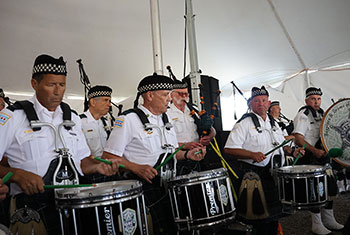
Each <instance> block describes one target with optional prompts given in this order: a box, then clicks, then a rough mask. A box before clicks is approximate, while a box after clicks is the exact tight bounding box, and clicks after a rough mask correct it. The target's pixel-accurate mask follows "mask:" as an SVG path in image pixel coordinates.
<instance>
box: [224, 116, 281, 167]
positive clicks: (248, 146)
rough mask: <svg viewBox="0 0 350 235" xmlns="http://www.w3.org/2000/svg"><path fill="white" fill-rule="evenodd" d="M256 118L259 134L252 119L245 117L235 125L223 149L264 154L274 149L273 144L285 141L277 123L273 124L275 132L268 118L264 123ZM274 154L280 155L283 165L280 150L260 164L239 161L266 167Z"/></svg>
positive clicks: (247, 160) (251, 161) (248, 160)
mask: <svg viewBox="0 0 350 235" xmlns="http://www.w3.org/2000/svg"><path fill="white" fill-rule="evenodd" d="M256 116H257V117H258V121H259V123H260V126H261V130H262V132H261V133H259V132H258V131H257V130H256V128H255V125H254V123H253V120H252V118H251V117H247V118H245V119H243V120H241V121H240V122H238V123H236V124H235V126H234V127H233V129H232V131H231V133H230V135H229V137H228V139H227V141H226V145H225V148H239V149H245V150H248V151H252V152H262V153H264V154H265V153H267V152H268V151H270V150H271V149H273V148H274V147H275V146H274V145H273V143H278V144H281V143H282V142H283V141H284V140H285V139H284V136H283V133H282V130H281V128H280V127H279V126H278V123H275V128H274V129H275V131H273V130H272V127H271V124H270V119H269V117H268V116H267V117H266V120H265V121H264V120H263V119H262V118H261V117H260V116H259V115H257V114H256ZM274 154H280V155H281V156H282V161H283V162H282V164H284V152H283V149H282V148H280V149H279V150H276V151H275V152H273V153H272V154H269V155H268V156H266V158H265V160H264V161H261V162H254V163H253V160H252V159H239V160H240V161H244V162H247V163H250V164H253V165H256V166H266V165H267V164H268V163H269V161H270V158H271V156H272V155H274Z"/></svg>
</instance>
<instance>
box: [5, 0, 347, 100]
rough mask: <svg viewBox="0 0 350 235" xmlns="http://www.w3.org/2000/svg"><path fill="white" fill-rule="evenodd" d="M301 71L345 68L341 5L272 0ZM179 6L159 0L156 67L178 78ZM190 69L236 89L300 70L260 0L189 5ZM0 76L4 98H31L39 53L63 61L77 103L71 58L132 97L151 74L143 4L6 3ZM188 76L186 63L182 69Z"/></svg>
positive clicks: (203, 0)
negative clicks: (193, 44)
mask: <svg viewBox="0 0 350 235" xmlns="http://www.w3.org/2000/svg"><path fill="white" fill-rule="evenodd" d="M271 2H272V3H273V4H274V6H275V8H276V11H277V13H278V15H279V16H280V18H281V20H282V22H283V24H284V26H285V28H286V29H287V31H288V33H289V35H290V37H291V39H292V41H293V43H294V45H295V47H296V48H297V50H298V51H299V53H300V55H301V58H302V59H303V61H304V62H305V65H306V66H307V67H308V68H316V69H317V68H322V67H327V66H332V65H337V64H342V63H349V62H350V1H349V0H293V1H288V0H272V1H271ZM184 5H185V3H184V1H180V0H176V1H174V0H159V6H160V17H161V27H162V28H161V31H162V45H163V62H164V67H165V66H166V65H168V64H170V65H171V66H172V68H173V71H174V73H175V74H176V75H177V77H178V78H181V77H182V73H183V48H184ZM193 9H194V13H195V15H196V18H195V25H196V38H197V48H198V60H199V67H200V68H201V70H202V71H203V74H208V75H211V76H213V77H216V78H218V79H219V81H220V84H221V86H222V87H227V86H228V84H229V83H230V81H232V80H234V81H235V82H236V84H237V85H239V86H240V87H241V88H242V89H249V88H250V87H251V86H253V85H260V84H267V83H270V82H275V81H280V80H282V79H284V78H286V77H287V76H289V75H291V74H294V73H297V72H299V71H301V70H302V69H303V67H302V65H301V64H300V63H299V61H298V58H297V56H296V55H295V53H294V51H293V49H292V47H291V45H290V44H289V42H288V40H287V38H286V36H285V34H284V32H283V30H282V28H281V26H280V24H279V23H278V21H277V20H276V17H275V15H274V13H273V11H272V8H271V6H270V4H269V2H268V0H249V1H247V0H216V1H212V0H193ZM0 21H1V24H0V42H1V43H0V51H1V59H0V77H1V85H0V87H2V88H3V89H4V91H5V93H6V91H18V92H19V91H21V92H31V91H32V89H31V87H30V82H29V79H30V76H31V70H32V65H33V62H34V59H35V57H36V56H37V55H39V54H41V53H48V54H51V55H54V56H56V57H58V56H60V55H63V56H64V58H65V59H66V60H67V61H68V77H69V80H68V87H67V94H76V95H83V91H84V90H83V86H82V85H81V84H80V81H79V72H78V65H77V63H76V62H75V61H76V60H77V59H79V58H81V59H82V61H83V64H84V67H85V70H86V72H87V74H88V75H89V78H90V81H91V83H92V85H95V84H106V85H109V86H111V87H113V89H114V95H116V96H121V97H134V96H135V92H136V87H137V84H138V82H139V81H140V80H141V79H142V78H143V77H144V76H146V75H148V74H151V73H152V72H153V61H152V40H151V23H150V7H149V1H148V0H143V1H142V0H128V1H125V0H106V1H102V2H97V1H93V0H84V1H82V0H76V1H71V0H60V1H57V0H56V1H44V0H31V1H27V0H16V1H3V2H2V3H1V4H0ZM186 71H187V72H188V71H189V60H188V61H187V70H186Z"/></svg>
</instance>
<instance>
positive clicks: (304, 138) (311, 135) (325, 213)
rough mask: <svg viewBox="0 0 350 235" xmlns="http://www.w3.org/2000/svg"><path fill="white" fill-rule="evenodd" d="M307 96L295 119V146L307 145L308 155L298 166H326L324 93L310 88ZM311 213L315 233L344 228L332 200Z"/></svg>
mask: <svg viewBox="0 0 350 235" xmlns="http://www.w3.org/2000/svg"><path fill="white" fill-rule="evenodd" d="M305 96H306V98H305V104H306V106H303V107H302V108H300V109H299V112H298V113H297V115H296V117H295V118H294V131H293V134H294V136H295V144H296V145H298V146H304V145H306V148H305V149H306V154H305V156H304V157H303V158H302V159H300V160H299V162H298V164H313V165H324V164H326V163H327V162H328V160H327V156H326V152H325V151H324V150H323V149H322V144H321V139H320V126H321V120H322V117H323V114H324V112H323V110H322V108H321V102H322V91H321V89H320V88H316V87H309V88H307V89H306V91H305ZM328 183H329V182H328ZM335 187H337V186H336V185H335ZM310 211H311V218H312V220H311V221H312V227H311V230H312V232H313V233H316V234H330V233H331V231H330V230H329V229H331V230H340V229H342V228H343V227H344V226H343V225H341V224H339V223H338V222H337V221H336V220H335V218H334V213H333V201H331V200H330V201H328V202H327V204H326V206H325V207H324V208H322V209H320V208H312V209H310Z"/></svg>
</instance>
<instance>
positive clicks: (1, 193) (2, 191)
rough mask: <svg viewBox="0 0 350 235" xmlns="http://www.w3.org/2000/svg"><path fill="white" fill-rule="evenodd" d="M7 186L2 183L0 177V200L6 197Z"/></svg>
mask: <svg viewBox="0 0 350 235" xmlns="http://www.w3.org/2000/svg"><path fill="white" fill-rule="evenodd" d="M8 191H9V188H8V187H7V185H6V184H3V182H2V179H0V201H1V200H4V199H5V197H6V193H8Z"/></svg>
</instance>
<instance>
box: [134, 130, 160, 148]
mask: <svg viewBox="0 0 350 235" xmlns="http://www.w3.org/2000/svg"><path fill="white" fill-rule="evenodd" d="M139 137H140V141H141V143H142V145H143V148H144V150H143V151H147V152H149V153H153V152H155V151H157V150H159V149H161V136H160V135H159V133H158V131H154V130H149V131H143V132H141V133H140V135H139Z"/></svg>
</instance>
